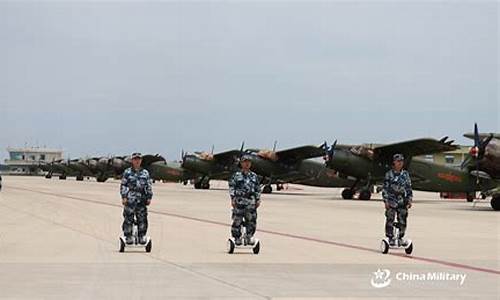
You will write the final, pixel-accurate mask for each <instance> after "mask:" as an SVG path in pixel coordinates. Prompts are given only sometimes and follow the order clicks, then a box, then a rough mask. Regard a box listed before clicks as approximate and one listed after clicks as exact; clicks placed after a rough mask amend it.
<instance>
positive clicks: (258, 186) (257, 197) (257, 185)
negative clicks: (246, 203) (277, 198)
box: [254, 178, 261, 202]
mask: <svg viewBox="0 0 500 300" xmlns="http://www.w3.org/2000/svg"><path fill="white" fill-rule="evenodd" d="M256 182H257V184H256V185H255V190H254V195H255V201H258V202H260V193H261V188H260V182H259V178H257V179H256Z"/></svg>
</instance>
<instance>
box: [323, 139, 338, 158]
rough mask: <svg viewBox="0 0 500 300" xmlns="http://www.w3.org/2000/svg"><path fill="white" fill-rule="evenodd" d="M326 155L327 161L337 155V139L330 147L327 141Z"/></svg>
mask: <svg viewBox="0 0 500 300" xmlns="http://www.w3.org/2000/svg"><path fill="white" fill-rule="evenodd" d="M324 145H325V157H326V160H327V161H331V160H332V159H333V156H334V155H335V148H336V147H337V140H335V141H334V142H333V144H332V146H331V147H330V148H328V144H327V143H326V141H325V144H324Z"/></svg>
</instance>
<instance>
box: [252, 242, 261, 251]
mask: <svg viewBox="0 0 500 300" xmlns="http://www.w3.org/2000/svg"><path fill="white" fill-rule="evenodd" d="M252 251H253V254H259V252H260V241H259V242H257V244H255V246H254V247H253V248H252Z"/></svg>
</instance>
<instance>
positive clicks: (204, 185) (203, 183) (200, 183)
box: [194, 180, 210, 190]
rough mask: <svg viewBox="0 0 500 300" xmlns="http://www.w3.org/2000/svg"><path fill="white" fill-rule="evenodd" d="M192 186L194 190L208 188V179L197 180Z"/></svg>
mask: <svg viewBox="0 0 500 300" xmlns="http://www.w3.org/2000/svg"><path fill="white" fill-rule="evenodd" d="M194 188H195V189H196V190H208V189H210V182H209V181H208V180H206V181H205V180H198V181H196V182H195V183H194Z"/></svg>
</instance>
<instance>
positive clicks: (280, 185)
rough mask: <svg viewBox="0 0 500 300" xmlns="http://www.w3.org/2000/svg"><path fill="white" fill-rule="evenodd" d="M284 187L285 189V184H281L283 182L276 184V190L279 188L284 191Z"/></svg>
mask: <svg viewBox="0 0 500 300" xmlns="http://www.w3.org/2000/svg"><path fill="white" fill-rule="evenodd" d="M284 189H285V188H284V187H283V184H281V183H278V184H276V190H277V191H282V190H284Z"/></svg>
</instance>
